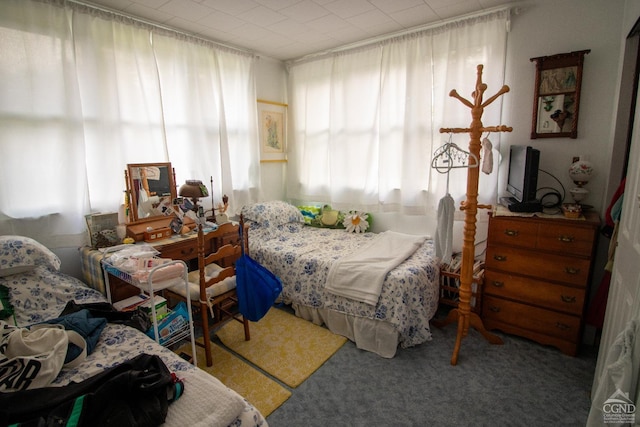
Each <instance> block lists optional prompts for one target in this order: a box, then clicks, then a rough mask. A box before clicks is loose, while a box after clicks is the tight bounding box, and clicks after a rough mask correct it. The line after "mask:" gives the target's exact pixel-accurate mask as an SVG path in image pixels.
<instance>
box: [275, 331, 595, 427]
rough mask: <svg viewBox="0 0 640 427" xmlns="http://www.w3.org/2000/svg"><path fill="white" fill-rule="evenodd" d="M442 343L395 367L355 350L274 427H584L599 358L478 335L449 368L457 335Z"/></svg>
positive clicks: (331, 364)
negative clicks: (493, 341)
mask: <svg viewBox="0 0 640 427" xmlns="http://www.w3.org/2000/svg"><path fill="white" fill-rule="evenodd" d="M432 333H433V340H432V341H430V342H428V343H426V344H422V345H420V346H417V347H415V348H411V349H399V350H398V353H397V354H396V356H395V357H394V358H393V359H384V358H381V357H379V356H377V355H375V354H372V353H369V352H364V351H361V350H358V349H357V348H356V347H355V345H354V344H353V343H351V342H347V343H346V344H345V345H344V346H343V347H342V348H341V349H340V350H339V351H338V352H337V353H336V354H335V355H334V356H333V357H332V358H331V359H329V360H328V361H327V362H326V363H325V364H324V365H323V366H322V367H321V368H320V369H319V370H318V371H316V372H315V373H314V374H313V375H312V376H311V377H310V378H309V379H307V380H306V381H305V382H304V383H302V384H301V385H300V386H299V387H298V388H296V389H293V390H291V391H292V396H291V397H290V398H289V400H287V401H286V402H285V403H284V404H283V405H282V406H281V407H280V408H278V409H277V410H276V411H274V412H273V413H272V414H271V415H270V416H269V417H268V418H267V421H268V422H269V425H270V426H271V427H285V426H286V427H297V426H305V427H307V426H322V427H324V426H350V427H357V426H368V427H371V426H527V427H528V426H584V425H585V421H586V419H587V415H588V412H589V406H590V401H589V394H590V390H591V384H592V381H593V372H594V369H595V362H596V353H597V351H596V350H595V349H594V348H590V347H587V348H584V349H583V350H582V351H581V352H580V354H579V356H578V357H576V358H574V357H570V356H566V355H564V354H562V353H561V352H560V351H559V350H556V349H555V348H552V347H545V346H541V345H539V344H536V343H533V342H531V341H528V340H526V339H522V338H518V337H514V336H510V335H506V334H501V333H497V335H499V336H500V337H502V338H503V340H504V342H505V343H504V345H492V344H489V343H488V342H487V341H485V339H484V338H483V337H482V336H481V335H480V334H479V333H478V332H477V331H475V330H471V331H470V332H469V335H468V336H467V337H466V338H465V339H464V340H463V342H462V347H461V350H460V353H459V358H458V364H457V365H456V366H452V365H451V364H450V360H451V355H452V352H453V346H454V344H455V334H456V325H455V324H451V325H448V326H446V327H445V328H443V329H438V328H436V327H432Z"/></svg>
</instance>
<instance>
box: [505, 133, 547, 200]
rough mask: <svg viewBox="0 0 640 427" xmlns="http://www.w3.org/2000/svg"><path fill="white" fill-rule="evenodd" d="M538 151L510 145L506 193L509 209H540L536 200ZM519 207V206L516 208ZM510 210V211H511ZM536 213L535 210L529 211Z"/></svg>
mask: <svg viewBox="0 0 640 427" xmlns="http://www.w3.org/2000/svg"><path fill="white" fill-rule="evenodd" d="M539 163H540V151H539V150H536V149H535V148H533V147H530V146H525V145H512V146H511V148H510V149H509V176H508V178H507V192H508V193H509V194H510V195H511V197H509V198H508V203H507V206H508V207H509V209H512V208H513V209H518V207H519V208H521V209H541V207H540V206H539V205H540V202H539V201H538V199H537V198H536V192H537V189H538V165H539ZM518 205H520V206H518ZM513 209H512V210H513ZM531 212H536V210H531Z"/></svg>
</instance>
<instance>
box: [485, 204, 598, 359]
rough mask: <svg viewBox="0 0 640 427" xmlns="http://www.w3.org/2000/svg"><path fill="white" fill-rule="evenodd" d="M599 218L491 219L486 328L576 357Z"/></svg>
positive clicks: (595, 215) (486, 283)
mask: <svg viewBox="0 0 640 427" xmlns="http://www.w3.org/2000/svg"><path fill="white" fill-rule="evenodd" d="M599 226H600V220H599V218H598V215H597V214H596V213H595V212H587V215H586V220H570V219H564V218H538V217H514V216H491V217H490V219H489V237H488V242H487V255H486V263H485V280H484V283H485V286H484V298H483V307H482V320H483V323H484V326H485V327H486V328H487V329H499V330H501V331H503V332H506V333H510V334H514V335H519V336H522V337H526V338H529V339H532V340H534V341H537V342H539V343H541V344H547V345H552V346H555V347H557V348H559V349H560V350H561V351H562V352H564V353H566V354H569V355H571V356H575V355H576V354H577V351H578V348H579V346H580V342H581V340H582V328H583V319H584V312H585V303H586V298H587V295H588V287H589V282H590V279H591V270H592V261H593V256H594V252H595V243H596V237H597V233H598V228H599Z"/></svg>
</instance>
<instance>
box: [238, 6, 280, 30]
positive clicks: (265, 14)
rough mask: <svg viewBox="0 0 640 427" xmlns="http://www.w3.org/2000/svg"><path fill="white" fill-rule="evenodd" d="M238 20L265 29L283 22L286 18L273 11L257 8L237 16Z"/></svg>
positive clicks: (262, 7) (261, 7)
mask: <svg viewBox="0 0 640 427" xmlns="http://www.w3.org/2000/svg"><path fill="white" fill-rule="evenodd" d="M238 18H240V19H243V20H245V21H247V22H251V23H252V24H256V25H258V26H260V27H266V26H268V25H271V24H275V23H276V22H279V21H283V20H285V19H286V18H287V17H286V16H285V15H282V14H280V13H278V12H276V11H275V10H271V9H269V8H266V7H264V6H258V7H255V8H253V9H251V10H248V11H246V12H244V13H241V14H240V15H238Z"/></svg>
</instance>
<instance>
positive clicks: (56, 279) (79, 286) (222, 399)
mask: <svg viewBox="0 0 640 427" xmlns="http://www.w3.org/2000/svg"><path fill="white" fill-rule="evenodd" d="M0 284H2V285H4V286H6V287H8V288H9V295H10V298H11V303H12V304H13V305H14V309H15V313H16V314H15V321H16V323H17V325H18V326H28V325H31V324H33V323H39V322H42V321H45V320H49V319H53V318H56V317H59V314H60V313H61V312H62V310H63V309H64V307H65V305H66V303H67V302H68V301H70V300H75V301H76V303H78V304H83V303H91V302H104V301H105V298H104V296H103V295H102V294H100V293H99V292H98V291H96V290H93V289H91V288H89V287H87V286H86V285H85V284H84V283H82V282H81V281H79V280H77V279H75V278H73V277H71V276H68V275H65V274H63V273H60V272H59V271H54V270H53V269H52V268H50V267H47V266H44V265H40V266H38V267H37V268H35V269H33V270H31V271H28V272H24V273H19V274H13V275H10V276H6V277H0ZM6 320H7V321H8V322H11V323H13V319H11V318H10V319H6ZM143 352H144V353H148V354H157V355H159V356H160V357H161V358H162V360H163V361H164V362H165V364H166V365H167V367H168V368H169V370H170V371H171V372H175V373H176V374H177V375H178V377H181V378H183V379H184V380H185V392H184V395H183V396H181V397H180V399H178V400H177V401H176V402H174V403H172V404H171V405H170V406H169V412H168V414H167V419H166V422H165V424H164V425H176V426H186V425H189V426H190V425H201V426H227V425H233V426H243V427H244V426H265V425H267V423H266V421H265V419H264V417H262V415H261V414H260V412H259V411H258V410H257V409H256V408H255V407H253V406H252V405H251V404H249V402H247V401H246V400H245V399H243V398H242V397H241V396H239V395H238V394H237V393H236V392H234V391H232V390H231V389H229V388H227V387H226V386H224V385H223V384H222V383H221V382H220V381H219V380H218V379H216V378H214V377H212V376H211V375H209V374H208V373H206V372H204V371H202V370H200V369H198V368H195V367H194V366H193V365H191V364H190V363H188V362H186V361H185V360H183V359H182V358H180V357H179V356H178V355H176V354H175V353H173V352H172V351H171V350H169V349H167V348H165V347H162V346H160V345H158V344H156V342H155V341H153V340H151V339H150V338H148V337H147V336H146V335H145V334H143V333H142V332H139V331H138V330H136V329H134V328H131V327H128V326H124V325H118V324H111V323H109V324H108V325H107V326H106V328H105V329H104V330H103V332H102V334H101V336H100V341H99V342H98V345H97V346H96V348H95V349H94V351H93V352H92V353H91V354H90V355H89V356H88V357H87V358H86V360H85V361H84V362H82V363H81V364H80V365H79V366H77V367H76V368H73V369H69V368H65V369H63V370H62V372H61V373H60V375H59V376H58V377H57V378H56V380H55V381H54V383H53V384H52V385H54V386H56V385H59V386H62V385H65V384H67V383H69V382H70V381H82V380H84V379H86V378H89V377H90V376H93V375H95V374H97V373H99V372H101V371H103V370H104V369H106V368H109V367H111V366H114V365H116V364H119V363H121V362H122V361H124V360H127V359H131V358H132V357H134V356H135V355H137V354H140V353H143Z"/></svg>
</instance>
